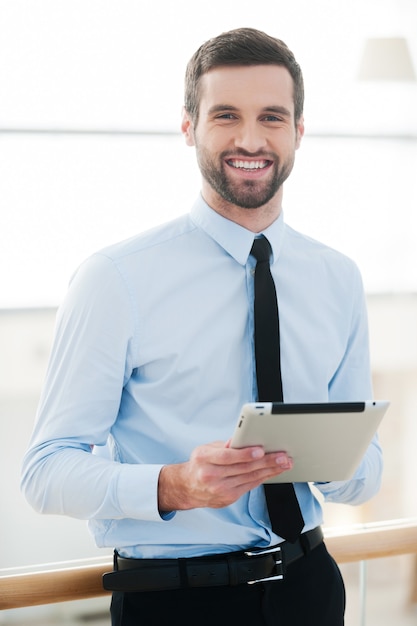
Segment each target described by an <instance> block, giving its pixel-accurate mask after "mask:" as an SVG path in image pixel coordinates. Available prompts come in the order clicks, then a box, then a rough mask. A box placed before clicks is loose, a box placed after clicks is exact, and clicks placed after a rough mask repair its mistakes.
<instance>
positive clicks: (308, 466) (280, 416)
mask: <svg viewBox="0 0 417 626" xmlns="http://www.w3.org/2000/svg"><path fill="white" fill-rule="evenodd" d="M388 406H389V403H388V402H385V401H379V402H371V401H370V402H336V403H335V402H330V403H314V404H285V403H271V402H264V403H263V402H253V403H248V404H245V405H244V406H243V407H242V411H241V415H240V417H239V420H238V423H237V426H236V429H235V432H234V435H233V437H232V441H231V446H232V447H234V448H242V447H245V446H248V445H262V446H264V448H265V450H266V451H267V452H276V451H279V450H283V451H285V452H287V453H288V454H289V456H291V457H292V458H293V460H294V467H293V469H292V470H289V471H288V472H284V473H283V474H280V475H279V476H276V477H274V478H272V479H270V480H268V482H312V481H317V482H326V481H334V480H349V479H350V478H351V477H352V476H353V474H354V472H355V470H356V469H357V467H358V465H359V464H360V462H361V459H362V457H363V456H364V454H365V451H366V449H367V447H368V446H369V444H370V443H371V440H372V438H373V436H374V435H375V433H376V431H377V429H378V427H379V424H380V423H381V420H382V418H383V416H384V414H385V413H386V411H387V409H388Z"/></svg>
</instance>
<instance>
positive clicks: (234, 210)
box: [202, 186, 282, 233]
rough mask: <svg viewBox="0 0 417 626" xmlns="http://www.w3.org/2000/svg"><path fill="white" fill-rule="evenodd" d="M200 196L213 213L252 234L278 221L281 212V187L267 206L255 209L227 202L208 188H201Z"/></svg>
mask: <svg viewBox="0 0 417 626" xmlns="http://www.w3.org/2000/svg"><path fill="white" fill-rule="evenodd" d="M202 196H203V198H204V200H205V202H207V204H208V205H209V206H210V207H211V208H212V209H213V211H216V213H218V214H219V215H221V216H222V217H224V218H226V219H228V220H230V221H231V222H235V223H236V224H239V225H240V226H243V228H246V229H247V230H250V231H252V232H253V233H260V232H262V231H263V230H265V229H266V228H268V226H270V225H271V224H272V223H273V222H275V220H276V219H278V217H279V216H280V214H281V210H282V187H281V188H280V189H279V190H278V192H277V193H276V194H275V196H274V197H273V198H272V199H271V200H270V201H269V202H268V203H267V204H264V205H262V206H260V207H257V208H256V209H244V208H242V207H239V206H237V205H235V204H232V203H230V202H227V201H226V200H224V199H223V198H222V197H221V196H219V195H218V194H217V193H216V192H214V191H213V190H212V189H211V188H210V187H206V188H204V186H203V189H202Z"/></svg>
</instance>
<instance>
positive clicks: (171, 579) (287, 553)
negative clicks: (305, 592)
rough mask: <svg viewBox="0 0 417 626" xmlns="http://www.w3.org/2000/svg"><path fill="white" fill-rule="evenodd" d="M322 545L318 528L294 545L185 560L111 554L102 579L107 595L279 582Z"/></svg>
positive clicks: (321, 537)
mask: <svg viewBox="0 0 417 626" xmlns="http://www.w3.org/2000/svg"><path fill="white" fill-rule="evenodd" d="M322 541H323V532H322V530H321V528H320V526H318V527H317V528H314V529H313V530H309V531H307V532H306V533H303V534H302V535H301V536H300V538H299V539H298V540H297V541H296V542H295V543H289V542H288V541H284V542H283V543H281V544H279V545H278V546H274V547H273V548H260V549H257V548H254V549H253V550H245V551H242V552H229V553H225V554H214V555H207V556H201V557H192V558H186V559H182V558H181V559H127V558H124V557H121V556H119V555H118V554H117V553H116V552H115V560H114V571H113V572H108V573H106V574H104V575H103V587H104V589H107V590H109V591H126V592H128V591H135V592H136V591H162V590H167V589H180V588H186V587H216V586H224V585H232V586H234V585H241V584H243V583H247V584H254V583H258V582H268V581H272V580H282V578H283V577H284V572H285V568H287V567H288V566H289V565H291V563H294V561H296V560H297V559H300V558H301V557H303V556H305V555H306V554H308V553H309V552H310V551H311V550H314V548H316V547H317V546H318V545H319V544H321V543H322Z"/></svg>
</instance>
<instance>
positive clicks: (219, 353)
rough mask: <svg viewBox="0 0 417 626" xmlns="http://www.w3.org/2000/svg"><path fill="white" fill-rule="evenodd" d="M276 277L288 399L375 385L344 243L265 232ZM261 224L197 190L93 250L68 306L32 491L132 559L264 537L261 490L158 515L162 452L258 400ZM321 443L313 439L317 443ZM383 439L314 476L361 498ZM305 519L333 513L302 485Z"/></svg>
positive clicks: (28, 461)
mask: <svg viewBox="0 0 417 626" xmlns="http://www.w3.org/2000/svg"><path fill="white" fill-rule="evenodd" d="M264 234H265V236H266V237H267V238H268V239H269V241H270V243H271V246H272V251H273V259H272V262H271V271H272V273H273V276H274V280H275V282H276V286H277V292H278V299H279V310H280V324H281V359H282V376H283V389H284V399H285V400H286V401H287V402H326V401H329V400H333V401H349V400H352V401H358V400H367V399H371V398H372V389H371V375H370V366H369V353H368V352H369V351H368V329H367V316H366V309H365V298H364V293H363V287H362V281H361V277H360V274H359V272H358V270H357V268H356V266H355V264H354V263H353V262H352V261H351V260H350V259H348V258H347V257H345V256H343V255H342V254H340V253H338V252H336V251H334V250H332V249H330V248H329V247H326V246H324V245H322V244H320V243H318V242H317V241H314V240H312V239H309V238H307V237H305V236H304V235H301V234H300V233H298V232H295V231H294V230H293V229H291V228H290V227H289V226H287V225H286V224H285V223H284V219H283V215H281V216H280V217H279V219H278V220H276V221H275V222H274V223H273V224H272V225H271V226H270V227H269V228H268V229H267V230H266V231H264ZM253 238H254V235H253V233H252V232H250V231H248V230H246V229H245V228H243V227H241V226H239V225H238V224H236V223H234V222H231V221H229V220H226V219H224V218H223V217H221V216H220V215H218V214H217V213H216V212H214V211H213V210H212V209H210V208H209V207H208V206H207V205H206V204H205V202H204V201H203V200H202V198H199V199H198V200H197V202H196V204H195V205H194V207H193V209H192V211H191V213H190V214H188V215H185V216H183V217H180V218H178V219H176V220H174V221H172V222H170V223H168V224H166V225H163V226H160V227H158V228H156V229H153V230H152V231H149V232H146V233H144V234H141V235H139V236H137V237H134V238H132V239H130V240H128V241H124V242H122V243H119V244H116V245H114V246H111V247H108V248H106V249H105V250H102V251H100V252H98V253H97V254H95V255H93V256H92V257H91V258H89V259H88V260H86V261H85V262H84V263H83V264H82V265H81V267H80V268H79V269H78V271H77V273H76V274H75V276H74V277H73V279H72V281H71V285H70V287H69V291H68V295H67V297H66V300H65V302H64V303H63V304H62V306H61V307H60V310H59V312H58V316H57V325H56V333H55V339H54V344H53V349H52V354H51V358H50V363H49V367H48V372H47V377H46V381H45V385H44V389H43V393H42V396H41V400H40V404H39V411H38V415H37V420H36V424H35V428H34V432H33V436H32V440H31V443H30V447H29V449H28V452H27V454H26V456H25V459H24V463H23V476H22V488H23V490H24V492H25V495H26V497H27V499H28V500H29V502H30V503H31V504H32V506H33V507H34V508H35V509H36V510H38V511H39V512H42V513H53V514H63V515H69V516H73V517H77V518H82V519H88V520H89V527H90V529H91V532H92V533H93V535H94V537H95V541H96V543H97V545H98V546H110V547H117V548H118V549H119V551H120V552H121V553H122V554H123V555H125V556H134V557H147V558H151V557H167V558H169V557H184V556H197V555H201V554H207V553H214V552H223V551H232V550H239V549H242V548H247V547H248V546H267V545H270V544H276V543H278V542H279V541H281V538H280V537H277V536H276V535H274V534H273V533H272V531H271V529H270V524H269V518H268V513H267V509H266V505H265V498H264V492H263V488H262V487H259V488H257V489H255V490H253V491H251V492H250V493H248V494H246V495H244V496H243V497H241V498H240V499H239V500H238V501H237V502H236V503H235V504H233V505H231V506H228V507H226V508H222V509H210V508H200V509H193V510H188V511H176V512H172V513H171V514H169V515H166V516H164V517H161V515H160V514H159V512H158V507H157V484H158V476H159V472H160V469H161V467H162V466H163V465H164V464H169V463H178V462H183V461H186V460H187V459H188V458H189V456H190V453H191V451H192V450H193V449H194V448H195V447H196V446H198V445H201V444H204V443H209V442H212V441H215V440H224V441H226V440H228V439H229V438H230V436H231V434H232V432H233V429H234V427H235V424H236V421H237V418H238V415H239V411H240V407H241V405H242V404H243V403H245V402H248V401H251V400H254V399H256V377H255V370H254V346H253V313H252V303H253V273H254V264H255V260H254V259H253V257H251V256H250V255H249V252H250V249H251V246H252V243H253ZM312 445H314V442H312ZM381 471H382V459H381V450H380V447H379V444H378V439H377V437H375V438H374V440H373V442H372V444H371V445H370V447H369V448H368V451H367V453H366V455H365V457H364V458H363V461H362V463H361V464H360V466H359V468H358V470H357V472H356V474H355V476H354V477H353V479H352V480H350V481H348V482H340V483H328V484H323V485H318V488H319V489H320V491H321V492H322V493H323V495H324V497H325V498H326V499H327V500H330V501H334V502H342V503H350V504H360V503H362V502H364V501H366V500H367V499H369V498H370V497H372V496H373V495H374V494H375V493H376V492H377V491H378V489H379V483H380V478H381ZM295 489H296V493H297V496H298V499H299V502H300V506H301V509H302V512H303V516H304V520H305V523H306V525H305V530H308V529H310V528H313V527H315V526H317V525H319V524H321V523H322V510H321V506H320V504H319V502H318V500H317V499H316V498H315V497H314V495H313V492H312V491H311V489H310V486H309V485H308V484H306V483H297V484H296V485H295Z"/></svg>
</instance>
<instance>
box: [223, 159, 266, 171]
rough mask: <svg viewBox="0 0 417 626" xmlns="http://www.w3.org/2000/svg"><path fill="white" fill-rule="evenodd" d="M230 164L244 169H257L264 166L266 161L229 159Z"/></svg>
mask: <svg viewBox="0 0 417 626" xmlns="http://www.w3.org/2000/svg"><path fill="white" fill-rule="evenodd" d="M230 164H231V165H233V167H236V168H242V169H245V170H258V169H263V168H264V167H266V166H267V161H230Z"/></svg>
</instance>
